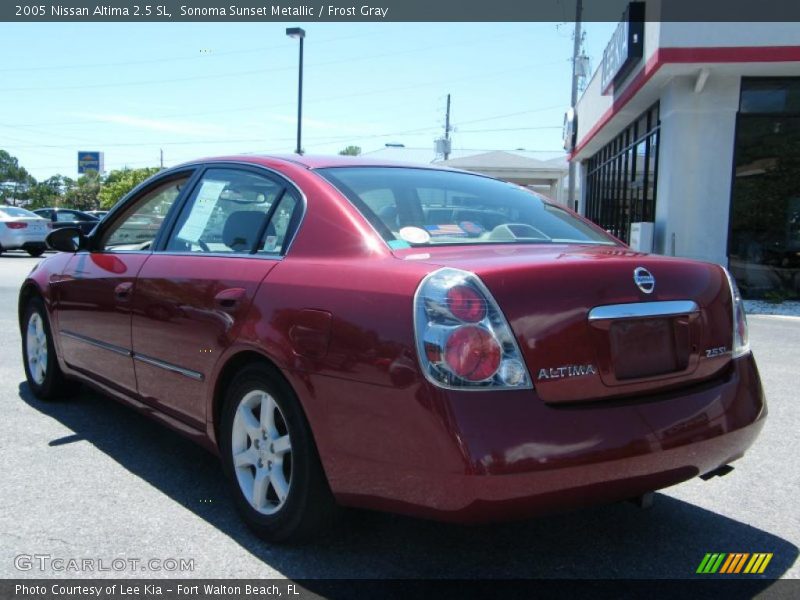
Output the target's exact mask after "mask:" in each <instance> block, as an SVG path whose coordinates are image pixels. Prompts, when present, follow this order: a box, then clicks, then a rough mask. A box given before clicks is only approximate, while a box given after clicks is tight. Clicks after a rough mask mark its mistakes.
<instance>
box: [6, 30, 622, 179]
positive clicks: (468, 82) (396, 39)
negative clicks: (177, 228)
mask: <svg viewBox="0 0 800 600" xmlns="http://www.w3.org/2000/svg"><path fill="white" fill-rule="evenodd" d="M287 25H292V24H286V23H283V24H280V23H204V24H195V23H153V24H143V23H136V24H129V23H112V24H104V23H77V24H71V23H70V24H66V23H63V24H58V23H24V24H20V23H15V24H11V23H3V24H0V55H2V56H3V57H4V60H3V61H2V63H0V148H2V149H5V150H7V151H8V152H10V153H11V154H13V155H15V156H17V157H18V158H19V159H20V162H21V164H22V165H23V166H24V167H25V168H27V169H28V170H29V171H30V172H31V173H32V174H33V175H34V177H36V178H37V179H44V178H46V177H49V176H50V175H53V174H56V173H60V174H63V175H68V176H70V177H75V176H76V168H77V167H76V153H77V152H78V151H79V150H101V151H103V152H105V161H106V169H107V170H108V169H114V168H121V167H123V166H130V167H142V166H154V165H157V164H158V160H159V150H160V149H163V151H164V162H165V165H167V166H169V165H174V164H178V163H180V162H183V161H185V160H190V159H194V158H198V157H201V156H212V155H218V154H227V153H236V152H259V153H276V152H278V153H285V152H291V151H292V150H293V149H294V145H295V127H296V110H297V104H296V101H297V54H298V49H297V41H296V40H293V39H290V38H288V37H286V35H285V33H284V32H285V28H286V26H287ZM297 25H298V26H301V27H303V28H304V29H305V30H306V32H307V33H306V35H307V37H306V43H305V67H304V68H305V76H304V91H303V95H304V102H303V113H304V114H303V146H304V148H305V149H306V152H308V153H315V154H317V153H319V154H332V153H336V152H338V151H339V150H341V149H342V148H344V147H345V146H347V145H350V144H353V145H358V146H360V147H361V148H362V149H363V150H364V151H365V152H366V151H370V150H375V149H378V148H381V147H383V145H384V144H385V143H387V142H392V143H403V144H405V145H406V146H409V147H425V148H427V147H432V144H433V140H434V138H436V137H438V136H439V135H441V132H442V128H443V124H444V109H445V97H446V95H447V93H448V92H449V93H451V94H452V111H451V114H452V117H451V121H452V124H453V126H455V127H456V132H455V133H454V134H453V146H454V148H460V149H487V150H513V149H516V148H525V149H527V150H544V151H553V152H558V151H559V149H560V148H561V124H562V121H563V114H564V110H565V109H566V107H567V106H568V105H569V94H570V74H571V72H570V62H569V58H570V56H571V53H572V28H573V25H572V23H564V24H560V25H559V24H556V23H381V24H371V23H353V24H345V23H309V24H305V23H297ZM614 26H615V24H613V23H588V24H586V27H585V29H586V39H585V48H586V51H587V53H588V54H589V56H590V57H591V59H592V68H596V67H597V65H598V64H599V60H600V57H601V56H602V51H603V48H604V47H605V45H606V43H607V41H608V39H609V38H610V36H611V34H612V33H613V29H614Z"/></svg>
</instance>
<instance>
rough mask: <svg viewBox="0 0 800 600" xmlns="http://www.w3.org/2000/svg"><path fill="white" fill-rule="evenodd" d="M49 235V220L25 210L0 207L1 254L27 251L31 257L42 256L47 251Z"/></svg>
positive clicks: (13, 207) (14, 207)
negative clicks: (7, 251)
mask: <svg viewBox="0 0 800 600" xmlns="http://www.w3.org/2000/svg"><path fill="white" fill-rule="evenodd" d="M48 233H50V223H49V222H48V221H47V219H43V218H42V217H40V216H39V215H37V214H34V213H32V212H31V211H29V210H25V209H24V208H17V207H16V206H0V254H2V253H3V252H5V251H6V250H25V251H26V252H27V253H28V254H30V255H31V256H41V255H42V254H43V253H44V251H45V250H46V249H47V243H46V242H45V238H46V237H47V234H48Z"/></svg>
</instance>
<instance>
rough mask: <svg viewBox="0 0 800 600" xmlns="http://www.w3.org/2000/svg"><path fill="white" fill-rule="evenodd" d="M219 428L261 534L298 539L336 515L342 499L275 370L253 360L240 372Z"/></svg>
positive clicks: (240, 495)
mask: <svg viewBox="0 0 800 600" xmlns="http://www.w3.org/2000/svg"><path fill="white" fill-rule="evenodd" d="M220 429H221V430H220V442H221V453H222V462H223V466H224V468H225V471H226V474H227V476H228V480H229V481H230V484H231V488H232V491H233V495H234V499H235V501H236V506H237V509H238V510H239V512H240V513H241V515H242V516H243V518H244V520H245V522H246V523H247V524H248V525H249V526H250V527H251V528H252V529H253V530H254V531H255V532H256V534H258V535H259V536H260V537H262V538H264V539H266V540H269V541H273V542H280V541H300V540H303V539H307V538H308V537H311V536H313V535H314V534H316V533H318V532H319V531H320V530H322V529H323V528H324V527H325V525H327V524H328V523H329V522H330V521H331V519H332V517H333V516H334V514H335V512H336V504H335V501H334V499H333V495H332V494H331V491H330V488H329V487H328V482H327V480H326V478H325V474H324V472H323V470H322V465H321V464H320V460H319V456H318V454H317V449H316V445H315V444H314V439H313V437H312V434H311V429H310V427H309V425H308V422H307V421H306V418H305V415H304V414H303V411H302V409H301V407H300V404H299V402H298V400H297V397H296V396H295V394H294V392H293V391H292V389H291V388H290V386H289V385H288V384H287V383H286V382H285V381H284V380H283V378H282V377H281V376H280V375H279V374H278V373H277V372H276V371H275V370H274V369H272V368H270V367H268V366H267V365H262V364H253V365H250V366H248V367H245V368H244V369H243V370H242V371H240V372H239V373H238V375H237V376H236V378H235V379H234V380H233V383H232V384H231V386H230V388H229V389H228V392H227V394H226V399H225V405H224V407H223V411H222V420H221V428H220Z"/></svg>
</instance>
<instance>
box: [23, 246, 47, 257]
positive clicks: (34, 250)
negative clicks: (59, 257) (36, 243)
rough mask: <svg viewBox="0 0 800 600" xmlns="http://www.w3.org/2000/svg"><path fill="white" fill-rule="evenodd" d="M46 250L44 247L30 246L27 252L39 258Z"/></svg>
mask: <svg viewBox="0 0 800 600" xmlns="http://www.w3.org/2000/svg"><path fill="white" fill-rule="evenodd" d="M44 250H45V249H44V248H29V249H28V251H27V252H28V254H30V255H31V256H32V257H34V258H38V257H39V256H41V255H42V254H44Z"/></svg>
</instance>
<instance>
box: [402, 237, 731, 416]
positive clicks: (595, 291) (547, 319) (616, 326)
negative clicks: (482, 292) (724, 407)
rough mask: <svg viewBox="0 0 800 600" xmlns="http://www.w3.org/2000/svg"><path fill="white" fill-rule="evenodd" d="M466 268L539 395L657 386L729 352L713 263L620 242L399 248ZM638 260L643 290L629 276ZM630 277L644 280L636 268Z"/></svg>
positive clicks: (624, 392)
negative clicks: (495, 310) (503, 324)
mask: <svg viewBox="0 0 800 600" xmlns="http://www.w3.org/2000/svg"><path fill="white" fill-rule="evenodd" d="M397 255H398V258H404V259H406V260H420V261H423V262H426V263H429V264H433V265H437V266H448V267H454V268H459V269H463V270H466V271H471V272H473V273H475V274H476V275H478V276H479V277H480V278H481V280H482V281H483V282H484V283H485V284H486V287H487V288H488V289H489V291H490V292H491V293H492V295H493V296H494V298H495V300H496V301H497V303H498V305H499V306H500V309H501V311H502V312H503V313H504V314H505V316H506V318H507V319H508V322H509V325H510V326H511V329H512V331H513V332H514V335H515V336H516V338H517V342H518V344H519V347H520V351H521V352H522V354H523V358H524V360H525V362H526V364H527V367H528V371H529V373H530V375H531V378H532V380H533V384H534V387H535V389H536V391H537V393H538V395H539V396H540V397H541V398H542V399H543V400H544V401H545V402H548V403H563V402H577V401H588V400H603V399H607V398H612V397H619V396H634V395H639V394H642V395H644V394H652V393H654V392H659V391H666V390H669V389H671V388H676V387H681V386H685V385H687V384H691V383H695V382H700V381H702V380H704V379H709V378H711V377H713V376H714V375H715V374H717V373H718V372H719V371H721V370H722V369H723V368H725V366H726V365H727V364H728V362H729V361H730V351H731V343H732V306H731V297H730V291H729V289H728V283H727V280H726V278H725V274H724V272H723V271H722V269H720V267H719V266H717V265H714V264H711V263H703V262H697V261H691V260H684V259H676V258H670V257H663V256H656V255H646V254H641V253H637V252H633V251H631V250H629V249H627V248H624V247H608V246H579V245H550V244H548V245H541V246H535V245H524V246H523V245H520V246H496V245H492V246H471V247H464V246H462V247H449V248H445V247H438V248H426V249H425V250H424V251H422V252H421V251H420V249H419V248H417V249H415V250H414V251H408V250H405V251H399V252H397ZM637 269H645V270H646V271H647V272H649V273H650V274H651V275H652V277H653V278H654V286H653V289H652V291H651V292H650V293H646V292H645V291H643V290H642V289H641V288H640V287H639V285H637V283H636V281H634V271H635V270H637ZM639 275H640V276H641V277H640V278H639V279H640V281H639V283H641V284H642V287H643V288H644V289H649V285H648V281H647V277H646V275H645V274H644V273H642V272H641V271H640V272H639Z"/></svg>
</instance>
